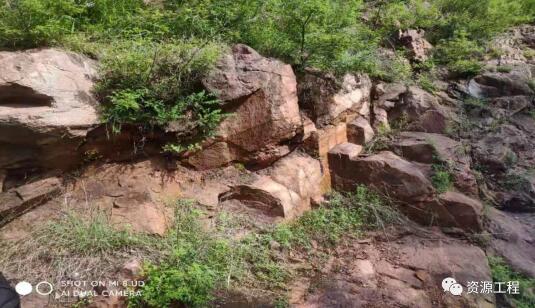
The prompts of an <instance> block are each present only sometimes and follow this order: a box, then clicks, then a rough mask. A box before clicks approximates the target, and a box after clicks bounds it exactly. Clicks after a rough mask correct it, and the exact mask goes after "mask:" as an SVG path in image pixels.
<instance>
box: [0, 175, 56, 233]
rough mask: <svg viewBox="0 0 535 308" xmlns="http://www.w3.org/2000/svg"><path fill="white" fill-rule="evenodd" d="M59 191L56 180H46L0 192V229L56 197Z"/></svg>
mask: <svg viewBox="0 0 535 308" xmlns="http://www.w3.org/2000/svg"><path fill="white" fill-rule="evenodd" d="M60 190H61V183H60V181H59V179H58V178H48V179H44V180H41V181H37V182H33V183H30V184H26V185H23V186H20V187H18V188H15V189H12V190H9V191H7V192H4V193H1V192H0V227H1V226H3V225H4V224H6V223H8V222H9V221H11V220H13V219H14V218H16V217H18V216H20V215H22V214H24V212H26V211H28V210H30V209H32V208H34V207H36V206H39V205H41V204H43V203H45V202H47V201H49V200H50V199H51V198H53V197H54V196H56V195H57V194H58V193H59V192H60Z"/></svg>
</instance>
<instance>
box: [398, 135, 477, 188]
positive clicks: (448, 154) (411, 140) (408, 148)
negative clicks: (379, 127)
mask: <svg viewBox="0 0 535 308" xmlns="http://www.w3.org/2000/svg"><path fill="white" fill-rule="evenodd" d="M391 148H392V149H393V150H394V151H395V152H396V153H398V154H399V155H401V156H402V157H404V158H405V159H407V160H409V161H414V162H418V163H423V164H434V163H442V164H445V165H446V166H447V167H448V169H449V171H450V172H451V173H452V175H453V178H454V184H455V187H456V188H457V189H459V190H460V191H461V192H463V193H466V194H469V195H472V196H476V195H477V193H478V187H477V181H476V179H475V176H474V175H473V173H472V171H471V169H470V167H471V158H470V156H469V153H468V150H467V148H466V146H464V145H463V144H462V143H460V142H458V141H455V140H453V139H451V138H448V137H446V136H444V135H440V134H432V133H422V132H401V133H400V134H399V135H398V136H397V137H396V139H395V140H394V141H393V142H392V144H391Z"/></svg>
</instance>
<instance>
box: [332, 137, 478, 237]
mask: <svg viewBox="0 0 535 308" xmlns="http://www.w3.org/2000/svg"><path fill="white" fill-rule="evenodd" d="M361 150H362V147H361V146H358V145H354V144H351V143H344V144H340V145H338V146H336V147H334V148H333V149H332V150H331V151H330V152H329V166H330V171H331V178H332V181H333V186H334V187H335V188H336V189H337V190H340V191H348V192H351V191H354V189H355V187H356V186H357V185H366V186H368V187H371V188H373V189H374V190H377V191H379V192H380V193H382V194H384V195H385V196H387V197H388V198H390V199H391V200H392V201H393V202H394V203H397V204H399V206H400V209H401V210H402V211H403V212H404V213H405V214H406V215H407V216H409V217H410V218H411V219H413V220H415V221H417V222H419V223H422V224H434V225H439V226H442V227H454V228H460V229H463V230H465V231H469V232H478V231H480V230H481V229H482V227H481V215H482V209H483V206H482V205H481V203H480V202H479V201H477V200H475V199H472V198H470V197H467V196H465V195H463V194H461V193H457V192H446V193H444V194H442V195H437V193H436V191H435V189H434V188H433V186H432V184H431V182H430V180H429V178H428V177H427V176H426V174H425V172H424V171H423V170H422V169H423V168H421V166H420V165H419V164H418V163H412V162H409V161H406V160H404V159H403V158H401V157H399V156H397V155H396V154H394V153H392V152H388V151H384V152H380V153H378V154H374V155H371V156H359V154H360V152H361Z"/></svg>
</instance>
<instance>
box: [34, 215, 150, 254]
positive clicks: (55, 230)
mask: <svg viewBox="0 0 535 308" xmlns="http://www.w3.org/2000/svg"><path fill="white" fill-rule="evenodd" d="M43 233H44V234H46V237H47V238H49V239H50V240H47V241H45V242H42V243H40V244H41V245H44V246H52V247H54V249H55V250H57V251H58V252H63V253H73V254H76V255H86V254H89V253H91V254H100V253H106V252H111V251H114V250H118V249H123V248H127V247H138V246H142V245H144V243H145V240H146V239H145V238H143V237H142V236H137V235H134V234H133V233H131V232H130V231H126V230H124V231H118V230H116V229H114V228H113V226H112V224H111V223H110V221H109V219H108V217H107V216H106V215H105V213H103V212H96V213H94V214H93V215H91V216H90V217H89V219H88V218H87V217H85V216H82V215H80V214H76V213H74V212H69V213H67V215H66V216H65V217H64V218H63V219H62V220H60V221H58V222H53V223H50V224H49V225H47V226H46V228H45V230H44V231H43Z"/></svg>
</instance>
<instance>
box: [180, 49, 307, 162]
mask: <svg viewBox="0 0 535 308" xmlns="http://www.w3.org/2000/svg"><path fill="white" fill-rule="evenodd" d="M203 83H204V85H205V87H206V88H207V89H209V90H210V91H211V92H213V93H215V94H216V95H217V96H218V97H219V98H220V99H221V100H222V101H223V105H222V107H223V109H224V111H225V112H228V113H230V115H229V116H228V117H227V118H226V119H224V120H223V122H222V123H221V124H220V125H219V128H218V129H217V131H216V134H215V137H214V138H212V140H211V141H208V142H206V143H205V144H204V149H203V150H202V151H200V152H198V153H195V154H193V155H192V156H191V157H190V158H189V159H188V162H189V163H190V164H191V165H193V166H194V167H196V168H198V169H210V168H214V167H219V166H223V165H226V164H228V163H230V162H233V161H239V162H245V163H251V164H258V165H260V166H264V167H265V166H268V165H269V164H270V163H272V162H273V161H275V160H276V159H278V158H280V157H281V156H283V155H286V154H287V153H288V151H285V150H284V146H283V144H284V143H285V142H287V141H289V140H290V139H292V138H293V137H295V136H296V135H297V134H298V133H300V132H301V131H302V122H301V116H300V114H299V107H298V104H297V85H296V84H297V83H296V79H295V75H294V73H293V70H292V68H291V66H290V65H287V64H284V63H282V62H280V61H278V60H274V59H268V58H264V57H262V56H261V55H259V54H258V53H257V52H256V51H255V50H253V49H252V48H250V47H248V46H245V45H235V46H234V47H233V48H232V53H230V54H227V55H225V56H223V58H222V59H221V60H220V61H219V62H218V64H217V66H216V69H215V70H214V71H213V72H212V73H211V74H210V76H208V77H207V78H206V79H205V80H204V81H203ZM281 147H282V149H281ZM262 154H264V155H262Z"/></svg>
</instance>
